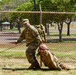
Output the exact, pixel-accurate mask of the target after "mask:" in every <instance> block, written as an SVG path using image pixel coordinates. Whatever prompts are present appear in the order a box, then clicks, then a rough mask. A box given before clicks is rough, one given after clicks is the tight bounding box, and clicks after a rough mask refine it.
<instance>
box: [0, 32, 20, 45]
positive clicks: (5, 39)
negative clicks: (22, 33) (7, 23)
mask: <svg viewBox="0 0 76 75" xmlns="http://www.w3.org/2000/svg"><path fill="white" fill-rule="evenodd" d="M18 37H19V34H15V33H10V32H9V33H6V32H0V44H8V43H11V42H16V41H17V39H18Z"/></svg>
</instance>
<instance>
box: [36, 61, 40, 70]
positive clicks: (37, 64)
mask: <svg viewBox="0 0 76 75" xmlns="http://www.w3.org/2000/svg"><path fill="white" fill-rule="evenodd" d="M39 69H41V68H40V66H39V63H38V62H35V70H39Z"/></svg>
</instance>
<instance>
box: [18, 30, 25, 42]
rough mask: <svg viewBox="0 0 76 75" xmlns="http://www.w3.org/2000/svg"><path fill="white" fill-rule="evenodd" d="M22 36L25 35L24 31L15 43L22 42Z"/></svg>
mask: <svg viewBox="0 0 76 75" xmlns="http://www.w3.org/2000/svg"><path fill="white" fill-rule="evenodd" d="M24 34H25V30H24V31H23V32H22V34H21V35H20V37H19V39H18V40H17V43H20V42H21V41H22V40H24V39H25V36H24Z"/></svg>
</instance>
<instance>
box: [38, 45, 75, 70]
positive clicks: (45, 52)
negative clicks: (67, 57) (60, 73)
mask: <svg viewBox="0 0 76 75" xmlns="http://www.w3.org/2000/svg"><path fill="white" fill-rule="evenodd" d="M39 52H40V59H41V62H40V64H41V66H42V62H43V63H44V65H45V66H47V67H48V68H49V69H51V70H62V69H64V70H71V69H72V70H73V69H76V68H74V67H71V66H69V65H65V64H63V63H61V62H59V60H58V58H57V57H56V56H55V55H54V54H53V53H51V52H50V51H49V49H48V48H47V46H46V45H45V44H41V45H40V47H39Z"/></svg>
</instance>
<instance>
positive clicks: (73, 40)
mask: <svg viewBox="0 0 76 75" xmlns="http://www.w3.org/2000/svg"><path fill="white" fill-rule="evenodd" d="M50 42H51V43H58V42H59V39H47V43H50ZM62 42H76V38H63V40H62Z"/></svg>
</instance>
